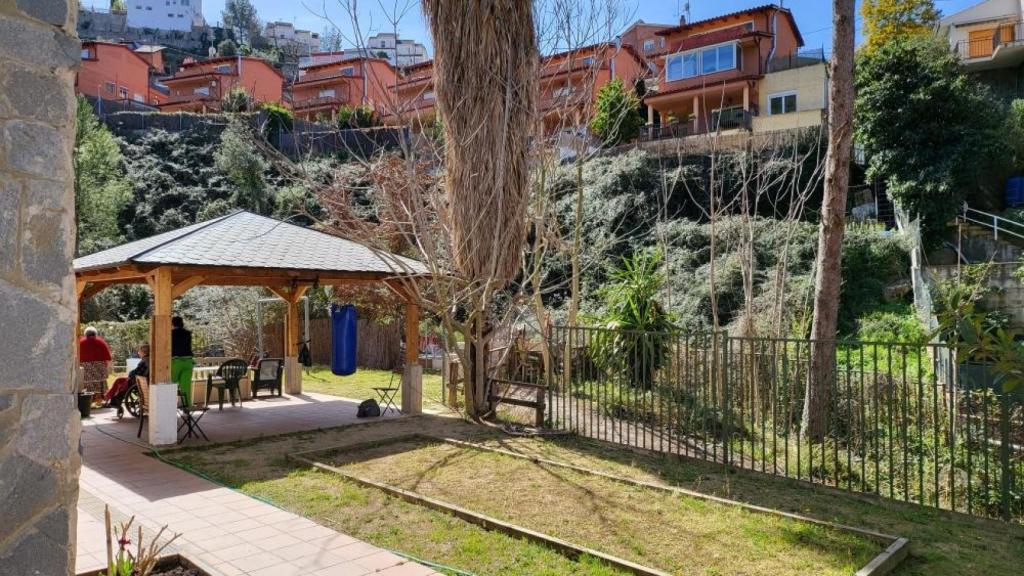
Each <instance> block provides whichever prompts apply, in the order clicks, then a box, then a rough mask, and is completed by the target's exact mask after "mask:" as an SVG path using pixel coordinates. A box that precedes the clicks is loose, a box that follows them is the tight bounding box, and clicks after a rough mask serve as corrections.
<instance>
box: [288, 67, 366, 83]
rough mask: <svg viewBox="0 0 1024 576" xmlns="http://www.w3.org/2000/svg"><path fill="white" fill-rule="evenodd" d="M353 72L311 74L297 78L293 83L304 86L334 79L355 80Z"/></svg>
mask: <svg viewBox="0 0 1024 576" xmlns="http://www.w3.org/2000/svg"><path fill="white" fill-rule="evenodd" d="M355 77H356V75H355V70H354V69H353V70H352V72H351V73H349V74H346V73H345V72H343V71H342V70H328V71H326V72H313V73H307V74H303V75H302V76H299V79H298V80H296V81H295V83H296V84H305V83H308V82H319V81H321V80H333V79H335V78H355Z"/></svg>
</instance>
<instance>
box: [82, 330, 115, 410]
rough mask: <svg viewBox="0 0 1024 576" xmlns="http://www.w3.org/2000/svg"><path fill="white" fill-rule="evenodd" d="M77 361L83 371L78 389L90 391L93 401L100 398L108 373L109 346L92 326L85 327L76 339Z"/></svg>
mask: <svg viewBox="0 0 1024 576" xmlns="http://www.w3.org/2000/svg"><path fill="white" fill-rule="evenodd" d="M78 361H79V362H80V363H81V364H82V370H83V372H84V373H85V376H84V378H82V390H80V391H81V392H92V395H93V401H96V400H97V399H98V398H102V397H103V394H104V392H106V390H107V375H108V374H109V373H110V361H111V357H110V346H107V343H106V341H105V340H103V338H101V337H100V335H99V333H98V332H97V331H96V329H95V328H93V327H92V326H89V327H88V328H86V329H85V336H82V337H81V338H80V339H79V340H78Z"/></svg>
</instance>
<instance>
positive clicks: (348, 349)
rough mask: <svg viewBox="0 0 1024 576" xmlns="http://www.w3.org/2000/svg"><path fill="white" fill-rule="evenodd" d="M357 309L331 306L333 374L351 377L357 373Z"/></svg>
mask: <svg viewBox="0 0 1024 576" xmlns="http://www.w3.org/2000/svg"><path fill="white" fill-rule="evenodd" d="M356 319H357V316H356V307H355V306H353V305H351V304H346V305H344V306H338V305H337V304H331V372H333V373H334V374H336V375H338V376H350V375H352V374H354V373H355V371H356Z"/></svg>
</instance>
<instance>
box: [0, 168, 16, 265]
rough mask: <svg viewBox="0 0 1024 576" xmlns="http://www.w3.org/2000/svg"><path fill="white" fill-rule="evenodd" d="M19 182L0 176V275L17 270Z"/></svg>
mask: <svg viewBox="0 0 1024 576" xmlns="http://www.w3.org/2000/svg"><path fill="white" fill-rule="evenodd" d="M20 205H21V181H19V180H14V179H12V178H5V177H3V176H0V274H2V273H4V272H8V273H10V272H13V271H15V270H17V269H18V261H17V260H18V214H19V206H20Z"/></svg>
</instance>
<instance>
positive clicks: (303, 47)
mask: <svg viewBox="0 0 1024 576" xmlns="http://www.w3.org/2000/svg"><path fill="white" fill-rule="evenodd" d="M263 36H264V37H265V38H266V39H267V40H268V41H269V42H270V43H271V44H273V45H274V46H277V47H278V48H283V49H293V50H294V51H295V52H296V53H298V54H300V55H309V54H312V53H314V52H317V51H318V50H320V34H318V33H316V32H310V31H309V30H299V29H297V28H295V26H294V25H293V24H292V23H291V22H268V23H267V26H266V29H265V31H264V33H263Z"/></svg>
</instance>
